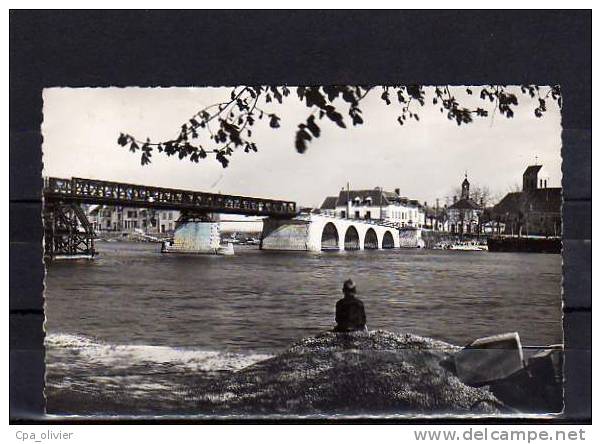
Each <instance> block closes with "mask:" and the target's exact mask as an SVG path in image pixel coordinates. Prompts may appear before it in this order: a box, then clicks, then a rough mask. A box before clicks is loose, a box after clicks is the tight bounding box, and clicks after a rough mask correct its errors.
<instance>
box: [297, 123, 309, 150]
mask: <svg viewBox="0 0 601 444" xmlns="http://www.w3.org/2000/svg"><path fill="white" fill-rule="evenodd" d="M309 141H311V135H310V134H309V133H308V132H307V131H306V130H305V128H304V127H303V126H302V125H301V126H299V130H298V131H297V132H296V140H295V142H294V146H295V147H296V151H298V152H299V153H300V154H302V153H304V152H305V151H306V150H307V142H309Z"/></svg>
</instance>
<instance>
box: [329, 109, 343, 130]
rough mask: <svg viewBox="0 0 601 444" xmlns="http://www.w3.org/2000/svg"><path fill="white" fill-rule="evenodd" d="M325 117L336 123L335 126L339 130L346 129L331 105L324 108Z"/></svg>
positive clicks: (340, 116)
mask: <svg viewBox="0 0 601 444" xmlns="http://www.w3.org/2000/svg"><path fill="white" fill-rule="evenodd" d="M326 116H328V118H329V119H330V120H331V121H332V122H334V123H336V125H338V126H339V127H340V128H346V125H345V124H344V120H343V118H342V114H340V113H339V112H338V111H336V108H334V107H333V106H332V105H328V106H326Z"/></svg>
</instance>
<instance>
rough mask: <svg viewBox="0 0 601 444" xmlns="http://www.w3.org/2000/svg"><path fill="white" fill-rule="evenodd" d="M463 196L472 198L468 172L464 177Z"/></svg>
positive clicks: (463, 197)
mask: <svg viewBox="0 0 601 444" xmlns="http://www.w3.org/2000/svg"><path fill="white" fill-rule="evenodd" d="M461 198H462V199H469V198H470V182H469V181H468V180H467V173H465V179H463V183H462V184H461Z"/></svg>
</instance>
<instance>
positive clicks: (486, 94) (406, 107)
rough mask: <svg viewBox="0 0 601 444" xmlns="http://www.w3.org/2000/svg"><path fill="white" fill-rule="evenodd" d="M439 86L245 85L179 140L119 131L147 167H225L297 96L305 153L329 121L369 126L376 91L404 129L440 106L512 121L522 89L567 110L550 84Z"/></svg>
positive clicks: (467, 119) (453, 117)
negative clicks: (169, 160)
mask: <svg viewBox="0 0 601 444" xmlns="http://www.w3.org/2000/svg"><path fill="white" fill-rule="evenodd" d="M433 88H434V90H433V95H432V96H429V95H427V94H426V88H425V87H424V86H419V85H408V86H403V85H397V86H381V87H373V86H299V87H295V88H293V89H294V93H293V92H292V91H291V89H290V88H289V87H287V86H238V87H235V88H232V89H231V91H230V95H229V100H226V101H223V102H220V103H213V104H210V105H208V106H205V107H204V108H202V109H201V110H199V111H198V112H197V113H196V114H194V115H193V116H192V117H191V118H190V119H189V120H188V121H186V122H184V123H183V124H182V125H181V127H180V129H179V131H178V133H179V134H178V135H177V136H176V137H175V138H173V139H169V140H163V141H151V140H150V139H148V138H147V139H145V140H142V139H139V138H137V137H135V136H133V135H131V134H128V133H125V132H124V133H121V134H120V135H119V137H118V140H117V142H118V144H119V145H121V146H123V147H127V148H129V150H130V151H132V152H134V153H137V152H139V153H140V160H141V163H142V165H146V164H148V163H150V162H151V157H152V154H153V152H154V151H155V150H156V151H157V152H158V153H162V154H165V155H167V156H178V157H179V159H186V158H187V159H189V160H190V161H191V162H195V163H198V162H199V161H200V160H203V159H206V158H207V157H208V156H209V155H211V156H214V157H215V159H216V160H217V161H219V162H220V163H221V165H222V166H223V167H224V168H225V167H227V166H228V164H229V161H230V157H231V155H232V154H233V153H234V152H235V151H236V150H244V152H246V153H249V152H256V151H257V150H258V149H259V147H258V146H257V144H256V142H255V141H254V140H253V129H254V127H255V126H256V125H258V124H259V122H263V124H265V125H268V126H269V127H271V128H274V129H275V128H279V127H280V120H281V119H280V117H279V116H278V115H277V114H276V113H275V112H272V111H271V110H267V109H266V108H273V105H281V104H283V103H284V101H285V100H289V99H290V98H291V97H296V99H297V100H300V101H301V102H302V103H304V104H305V105H306V106H307V108H308V116H307V118H306V119H305V120H304V121H303V122H301V123H299V125H298V128H297V131H296V134H295V139H294V146H295V148H296V150H297V151H298V152H299V153H304V152H305V151H306V150H307V147H308V144H309V143H310V142H311V141H312V140H314V139H316V138H318V137H320V134H321V131H322V125H323V122H324V121H329V122H330V123H332V124H335V125H337V126H339V127H341V128H346V127H347V123H348V121H349V120H350V122H351V123H352V125H353V126H359V125H362V124H363V123H364V119H363V111H362V109H361V102H362V101H363V100H364V99H365V97H366V96H367V95H368V94H374V91H377V94H379V96H380V99H381V100H382V101H384V102H385V103H386V105H389V106H394V107H395V108H394V116H395V117H396V120H397V122H398V124H399V125H401V126H402V125H404V124H406V122H408V121H409V120H412V119H413V120H415V121H419V110H420V109H421V108H423V107H424V106H434V107H438V108H439V109H440V113H441V115H442V116H446V118H447V119H448V120H450V121H453V122H455V123H456V124H457V125H462V124H463V125H465V124H469V123H471V122H473V120H474V119H476V118H484V117H487V116H488V115H489V114H491V113H492V115H494V114H495V113H496V112H497V111H498V113H499V114H501V115H503V116H505V117H506V118H512V117H513V115H514V108H515V107H516V106H518V103H519V101H518V95H520V94H521V95H523V96H528V97H530V98H533V99H536V100H535V104H536V106H535V108H534V110H533V112H534V115H535V116H536V117H542V116H543V115H544V113H545V112H546V111H547V108H548V104H549V102H555V103H557V104H558V106H559V107H561V92H560V88H559V86H552V87H544V88H543V87H539V86H533V85H523V86H521V87H520V88H519V91H518V90H517V89H516V88H512V87H507V86H502V85H487V86H483V87H478V89H477V91H473V90H472V88H464V87H451V86H448V85H447V86H436V87H433ZM459 90H464V91H465V92H466V93H467V95H470V96H472V95H474V97H475V98H476V99H478V101H479V102H481V103H482V107H480V106H476V107H468V106H466V105H463V104H461V103H459V101H458V99H457V98H456V97H455V95H456V93H457V92H458V91H459ZM393 103H394V105H393ZM276 107H277V106H276ZM345 116H346V117H345Z"/></svg>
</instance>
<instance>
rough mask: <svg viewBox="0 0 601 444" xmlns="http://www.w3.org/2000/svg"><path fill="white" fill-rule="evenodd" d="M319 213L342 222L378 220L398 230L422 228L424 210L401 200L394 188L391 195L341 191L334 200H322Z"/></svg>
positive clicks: (372, 191) (376, 192) (413, 201)
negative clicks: (390, 224) (394, 226)
mask: <svg viewBox="0 0 601 444" xmlns="http://www.w3.org/2000/svg"><path fill="white" fill-rule="evenodd" d="M320 212H321V213H322V214H326V215H330V216H335V217H340V218H343V219H365V220H381V221H385V222H388V223H392V224H395V225H397V226H399V227H415V228H421V227H423V226H424V225H425V211H424V207H423V206H422V205H421V204H420V203H419V202H418V201H417V200H410V199H408V198H406V197H402V196H401V195H400V189H398V188H397V189H396V190H395V192H394V193H392V192H389V191H384V190H382V189H381V188H374V189H372V190H342V191H340V193H339V194H338V196H337V197H336V196H329V197H326V199H325V200H324V202H323V204H322V205H321V207H320Z"/></svg>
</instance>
